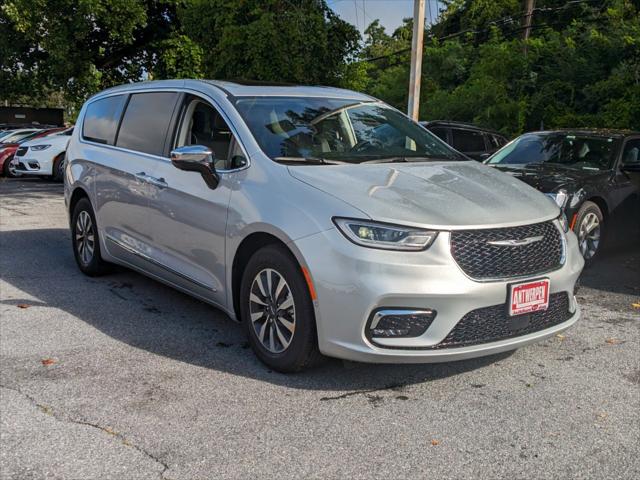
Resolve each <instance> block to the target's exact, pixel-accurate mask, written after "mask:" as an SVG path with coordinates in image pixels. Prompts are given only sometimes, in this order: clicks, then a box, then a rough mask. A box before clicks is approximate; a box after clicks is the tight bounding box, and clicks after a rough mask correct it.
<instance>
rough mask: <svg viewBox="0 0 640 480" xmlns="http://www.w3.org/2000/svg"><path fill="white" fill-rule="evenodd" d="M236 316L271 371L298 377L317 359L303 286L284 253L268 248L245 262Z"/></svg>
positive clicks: (309, 303) (296, 268) (275, 247)
mask: <svg viewBox="0 0 640 480" xmlns="http://www.w3.org/2000/svg"><path fill="white" fill-rule="evenodd" d="M240 314H241V317H242V322H243V324H244V326H245V328H246V330H247V335H248V336H249V343H250V344H251V346H252V348H253V350H254V352H255V353H256V355H257V356H258V358H259V359H260V360H262V362H264V363H265V364H266V365H268V366H269V367H271V368H273V369H274V370H278V371H280V372H297V371H300V370H302V369H304V368H306V367H309V366H312V365H314V364H316V363H317V362H318V361H319V360H320V359H321V358H322V357H321V355H320V353H319V351H318V343H317V334H316V324H315V315H314V310H313V302H312V300H311V297H310V295H309V290H308V286H307V283H306V281H305V279H304V276H303V274H302V270H301V268H300V266H299V265H298V263H297V262H296V260H295V259H294V258H293V256H292V255H291V253H290V252H288V251H287V250H286V249H285V248H284V247H281V246H278V245H269V246H267V247H264V248H261V249H260V250H258V251H257V252H256V253H254V254H253V256H252V257H251V259H250V260H249V263H248V264H247V267H246V269H245V271H244V274H243V276H242V283H241V288H240Z"/></svg>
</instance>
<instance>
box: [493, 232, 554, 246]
mask: <svg viewBox="0 0 640 480" xmlns="http://www.w3.org/2000/svg"><path fill="white" fill-rule="evenodd" d="M543 238H544V235H538V236H536V237H527V238H522V239H520V240H517V239H513V240H489V241H488V242H487V243H488V244H489V245H497V246H499V247H521V246H522V245H529V244H530V243H535V242H539V241H540V240H542V239H543Z"/></svg>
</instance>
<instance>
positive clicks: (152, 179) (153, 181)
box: [147, 177, 169, 188]
mask: <svg viewBox="0 0 640 480" xmlns="http://www.w3.org/2000/svg"><path fill="white" fill-rule="evenodd" d="M147 181H148V182H149V183H150V184H152V185H155V186H156V187H158V188H167V187H168V186H169V184H168V183H167V182H166V181H165V179H164V178H155V177H147Z"/></svg>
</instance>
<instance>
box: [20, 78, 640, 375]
mask: <svg viewBox="0 0 640 480" xmlns="http://www.w3.org/2000/svg"><path fill="white" fill-rule="evenodd" d="M32 135H34V136H32V137H28V136H26V137H22V138H21V139H18V140H16V139H15V138H13V139H11V137H10V139H11V140H12V142H13V143H11V144H9V145H13V146H12V147H11V148H13V149H14V150H13V152H12V153H11V155H12V156H13V158H12V160H11V162H10V163H9V165H10V166H11V167H10V168H11V170H10V172H9V173H15V174H24V175H43V174H48V175H53V176H54V177H55V178H57V179H62V178H64V179H65V189H64V194H65V204H66V206H67V208H68V213H69V219H70V227H71V231H72V235H71V239H72V248H73V253H74V257H75V260H76V262H77V265H78V267H79V269H80V270H81V271H82V272H83V273H85V274H87V275H89V276H94V275H102V274H105V273H108V272H109V271H110V267H111V266H112V265H113V264H118V265H122V266H126V267H129V268H132V269H134V270H137V271H139V272H141V273H143V274H145V275H148V276H150V277H152V278H154V279H157V280H159V281H161V282H164V283H166V284H168V285H170V286H172V287H175V288H177V289H179V290H182V291H184V292H186V293H188V294H190V295H193V296H194V297H197V298H199V299H201V300H204V301H206V302H208V303H210V304H212V305H215V306H217V307H218V308H221V309H222V310H224V311H225V312H226V313H227V314H228V315H229V316H230V317H231V318H233V319H236V320H237V321H239V322H241V323H242V324H243V325H244V327H245V329H246V332H247V335H248V338H249V343H250V345H251V346H252V348H253V350H254V351H255V353H256V355H257V356H258V357H259V358H260V359H261V360H262V361H263V362H264V363H265V364H267V365H268V366H269V367H271V368H273V369H276V370H280V371H285V372H288V371H297V370H301V369H303V368H305V367H307V366H309V365H311V364H313V363H314V362H315V361H316V360H317V359H318V358H319V357H320V355H321V354H323V355H328V356H333V357H338V358H344V359H350V360H357V361H369V362H398V363H402V362H412V363H413V362H440V361H449V360H454V359H465V358H472V357H477V356H481V355H488V354H492V353H497V352H502V351H507V350H512V349H515V348H518V347H520V346H523V345H526V344H528V343H531V342H535V341H539V340H541V339H543V338H547V337H550V336H552V335H555V334H557V333H559V332H561V331H563V330H565V329H566V328H568V327H570V326H571V325H572V324H573V323H574V322H576V321H577V319H578V318H579V316H580V308H579V306H578V304H577V301H576V297H575V290H576V288H577V282H578V278H579V276H580V274H581V271H582V268H583V266H584V265H585V261H586V262H591V261H593V259H594V258H595V257H596V255H597V253H598V252H599V250H600V247H601V242H602V239H603V238H604V234H605V233H609V232H613V227H614V226H615V225H620V226H621V227H622V228H625V229H627V228H631V227H629V226H630V225H635V223H636V222H637V223H638V227H640V215H639V213H640V195H639V190H638V183H637V182H636V181H635V177H634V176H635V175H636V174H637V173H638V157H639V150H640V134H636V133H631V132H614V131H595V130H579V131H548V132H534V133H529V134H525V135H523V136H521V137H518V138H517V139H515V140H513V141H511V142H508V140H507V139H506V138H505V137H504V136H503V135H501V134H500V133H499V132H495V131H491V130H487V129H482V128H478V127H474V126H473V125H468V124H461V123H457V122H444V121H440V122H428V123H426V124H423V125H422V126H420V125H418V124H417V123H415V122H413V121H411V120H410V119H408V118H407V117H406V116H405V115H403V114H402V113H400V112H398V111H397V110H395V109H393V108H391V107H389V106H387V105H386V104H384V103H383V102H380V101H379V100H377V99H374V98H371V97H369V96H367V95H363V94H360V93H356V92H351V91H348V90H341V89H334V88H317V87H295V86H286V87H285V86H273V85H271V86H263V85H257V84H252V85H245V84H241V83H238V82H233V83H232V82H213V81H191V80H179V81H178V80H176V81H160V82H145V83H142V84H133V85H125V86H121V87H116V88H113V89H109V90H107V91H104V92H101V93H99V94H97V95H96V96H94V97H92V98H91V99H89V100H88V101H87V102H86V103H85V105H84V106H83V108H82V110H81V111H80V114H79V116H78V124H77V127H76V128H74V129H69V130H67V131H65V132H51V131H44V130H43V131H39V132H38V133H32ZM36 136H37V138H36ZM20 142H21V143H20ZM471 158H474V159H476V160H478V161H473V160H471ZM44 172H47V173H44ZM532 187H533V188H532ZM536 190H538V191H536ZM541 192H542V193H541ZM574 233H575V234H574Z"/></svg>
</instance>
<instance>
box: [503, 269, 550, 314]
mask: <svg viewBox="0 0 640 480" xmlns="http://www.w3.org/2000/svg"><path fill="white" fill-rule="evenodd" d="M549 285H550V284H549V279H548V278H544V279H542V280H535V281H533V282H527V283H516V284H512V285H509V292H510V293H509V298H510V302H509V315H511V316H514V315H523V314H525V313H531V312H538V311H540V310H546V309H547V308H549Z"/></svg>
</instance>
